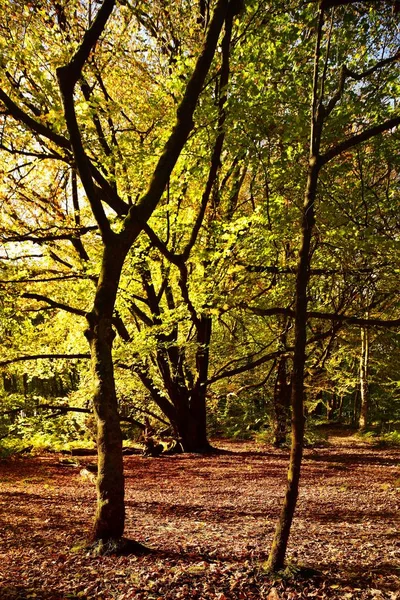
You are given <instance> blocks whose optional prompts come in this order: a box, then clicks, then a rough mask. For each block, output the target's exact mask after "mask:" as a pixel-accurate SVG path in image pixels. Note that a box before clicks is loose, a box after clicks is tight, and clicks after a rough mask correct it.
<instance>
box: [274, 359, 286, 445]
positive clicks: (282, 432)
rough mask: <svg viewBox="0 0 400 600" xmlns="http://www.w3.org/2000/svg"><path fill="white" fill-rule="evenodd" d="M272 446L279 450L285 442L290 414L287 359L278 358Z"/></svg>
mask: <svg viewBox="0 0 400 600" xmlns="http://www.w3.org/2000/svg"><path fill="white" fill-rule="evenodd" d="M274 412H275V423H274V442H273V443H274V446H275V447H276V448H280V447H281V446H282V445H283V444H284V443H285V442H286V434H287V430H288V418H289V412H290V384H289V383H288V381H287V357H286V356H283V357H282V358H280V360H279V363H278V373H277V376H276V381H275V388H274Z"/></svg>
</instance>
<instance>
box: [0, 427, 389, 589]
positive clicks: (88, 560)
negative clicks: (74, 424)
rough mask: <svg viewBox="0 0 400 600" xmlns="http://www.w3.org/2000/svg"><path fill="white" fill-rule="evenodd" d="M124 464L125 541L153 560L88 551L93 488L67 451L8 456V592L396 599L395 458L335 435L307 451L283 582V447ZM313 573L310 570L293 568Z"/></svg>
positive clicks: (1, 568) (234, 448)
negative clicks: (272, 561) (279, 541)
mask: <svg viewBox="0 0 400 600" xmlns="http://www.w3.org/2000/svg"><path fill="white" fill-rule="evenodd" d="M215 445H216V446H217V447H219V448H221V449H224V450H226V451H227V452H226V453H224V454H220V455H213V456H209V457H198V456H195V455H177V456H168V457H163V458H144V457H141V456H128V457H125V466H126V508H127V519H126V523H127V525H126V536H127V537H128V538H130V539H135V540H137V541H140V542H141V543H143V544H145V545H146V546H148V547H149V548H151V549H153V550H154V552H153V553H152V554H150V555H147V556H141V557H137V556H132V555H131V556H119V557H113V556H101V557H93V556H91V555H90V554H89V553H87V552H86V550H83V549H82V545H80V542H81V540H82V539H84V538H85V535H86V534H87V533H88V531H89V529H90V526H91V522H92V519H93V514H94V507H95V488H94V484H93V481H91V480H90V478H84V477H82V475H81V474H80V470H81V469H82V468H83V467H84V466H85V465H86V464H88V463H93V460H94V459H93V457H83V458H79V461H80V466H79V467H66V466H62V465H61V464H60V462H59V460H60V455H55V454H43V455H40V456H34V457H30V456H27V457H20V458H14V459H10V460H7V461H1V462H0V544H1V545H0V598H1V599H2V600H5V599H6V600H11V599H12V600H14V599H21V600H22V599H27V598H34V599H36V600H39V599H44V600H61V599H62V600H66V599H71V600H72V599H78V598H80V599H83V600H85V599H92V598H93V599H94V598H96V599H104V600H109V599H115V600H134V599H135V600H147V599H149V600H164V599H165V600H169V599H171V600H172V599H173V600H175V599H180V598H192V599H198V600H208V599H214V600H228V599H229V600H231V599H232V600H236V599H253V600H256V599H257V600H259V599H261V600H262V599H268V600H278V599H280V598H282V599H286V598H287V599H290V598H293V599H294V598H360V599H370V598H374V599H376V600H379V599H381V598H386V599H391V600H395V599H396V598H400V592H399V590H400V536H399V514H400V513H399V510H398V509H399V504H400V450H394V449H383V450H382V449H373V448H371V447H369V446H367V445H361V444H359V443H356V442H355V441H354V440H346V439H345V438H339V437H337V438H332V439H331V440H330V445H329V446H328V447H325V448H318V449H308V450H306V452H305V459H304V466H303V471H302V482H301V490H300V497H299V502H298V508H297V511H296V515H295V520H294V525H293V529H292V534H291V538H290V545H289V551H288V563H289V567H288V569H287V573H286V576H285V577H277V578H275V579H271V577H270V576H269V575H268V574H267V573H266V568H265V565H266V559H267V556H268V550H269V546H270V543H271V539H272V535H273V531H274V526H275V522H276V519H277V517H278V514H279V511H280V506H281V502H282V497H283V494H284V491H285V480H286V468H287V461H288V452H287V451H283V450H275V449H273V448H271V447H260V446H257V445H255V444H252V443H216V444H215ZM299 566H303V567H309V572H305V571H304V570H301V571H300V570H299Z"/></svg>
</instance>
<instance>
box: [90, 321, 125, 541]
mask: <svg viewBox="0 0 400 600" xmlns="http://www.w3.org/2000/svg"><path fill="white" fill-rule="evenodd" d="M87 337H88V339H89V342H90V349H91V354H92V369H93V376H94V381H95V393H94V398H93V404H94V412H95V416H96V423H97V452H98V478H97V510H96V517H95V523H94V527H93V539H94V540H102V541H103V542H105V541H109V540H111V539H113V540H115V539H119V538H121V537H122V535H123V532H124V521H125V509H124V475H123V463H122V434H121V428H120V423H119V416H118V405H117V396H116V392H115V382H114V372H113V362H112V353H111V348H112V341H113V338H114V332H113V330H112V327H111V320H110V319H107V318H100V319H99V320H98V321H97V322H95V323H93V324H92V325H91V328H90V330H89V331H88V332H87Z"/></svg>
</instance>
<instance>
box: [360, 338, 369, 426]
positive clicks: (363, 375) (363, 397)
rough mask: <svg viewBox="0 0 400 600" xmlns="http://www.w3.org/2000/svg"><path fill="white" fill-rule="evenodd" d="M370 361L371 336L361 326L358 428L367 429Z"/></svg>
mask: <svg viewBox="0 0 400 600" xmlns="http://www.w3.org/2000/svg"><path fill="white" fill-rule="evenodd" d="M368 361H369V336H368V330H367V328H366V327H362V328H361V356H360V371H359V373H360V402H361V407H360V417H359V420H358V428H359V430H360V431H365V429H366V428H367V425H368V411H369V389H368Z"/></svg>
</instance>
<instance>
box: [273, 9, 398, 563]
mask: <svg viewBox="0 0 400 600" xmlns="http://www.w3.org/2000/svg"><path fill="white" fill-rule="evenodd" d="M329 10H330V15H329V16H330V23H329V24H328V25H327V23H326V11H325V7H324V5H323V4H321V5H320V7H319V11H318V19H317V25H316V45H315V54H314V76H313V87H312V101H311V132H310V152H309V165H308V175H307V184H306V189H305V200H304V209H303V218H302V226H301V231H302V234H301V244H300V249H299V258H298V266H297V275H296V288H295V302H296V303H295V311H294V313H295V314H294V318H295V341H294V355H293V373H292V397H291V401H292V445H291V455H290V464H289V470H288V483H287V490H286V495H285V500H284V504H283V508H282V512H281V516H280V519H279V521H278V524H277V527H276V531H275V537H274V540H273V544H272V548H271V552H270V556H269V559H268V564H269V568H270V569H271V570H272V571H276V570H279V569H280V568H282V567H283V564H284V558H285V554H286V547H287V542H288V538H289V533H290V528H291V523H292V519H293V515H294V510H295V506H296V501H297V496H298V488H299V479H300V469H301V461H302V454H303V439H304V408H303V407H304V378H305V363H306V344H307V321H308V315H307V307H308V302H309V301H308V283H309V277H310V264H311V259H312V256H313V252H314V249H313V248H312V240H313V232H314V227H315V218H316V217H315V204H316V199H317V192H318V183H319V177H320V171H321V170H322V169H323V168H326V166H327V165H328V164H329V163H330V162H331V161H332V160H334V159H335V158H337V157H341V156H342V155H343V154H344V153H347V152H348V151H349V150H351V149H352V148H355V147H356V146H357V145H359V144H361V143H363V142H366V141H368V140H370V139H372V138H373V137H374V136H377V135H380V134H382V133H385V132H388V131H390V130H393V129H395V128H396V127H397V126H398V125H399V124H400V117H399V116H398V115H397V114H396V112H395V111H394V112H393V111H391V109H390V108H389V109H387V110H386V111H385V113H386V116H387V118H386V120H385V119H382V116H380V119H379V122H378V123H376V122H375V123H373V124H372V125H371V118H373V117H374V116H375V115H374V114H372V115H371V114H370V115H368V116H369V119H368V121H369V122H368V123H367V124H366V125H364V127H363V128H362V129H361V131H359V132H357V133H352V134H350V135H349V136H348V137H347V138H345V139H344V140H342V141H339V142H338V141H337V140H335V141H333V142H332V129H331V128H330V127H329V123H330V121H329V118H330V116H331V114H332V113H334V111H335V108H336V107H337V106H338V104H339V103H340V101H341V99H342V97H343V96H344V94H345V93H346V91H347V93H349V91H351V89H352V88H353V89H354V82H360V83H359V85H360V86H361V90H367V89H368V81H369V79H370V78H371V77H372V78H373V77H374V75H375V74H376V73H378V72H382V70H384V69H385V68H386V67H388V66H389V67H390V66H393V64H395V61H396V60H397V59H398V53H397V52H395V53H394V54H390V55H389V56H387V57H386V58H384V59H383V60H377V59H376V56H372V57H370V56H369V55H368V53H367V52H366V53H365V54H364V57H366V58H367V60H368V62H369V63H370V64H369V66H368V67H367V68H366V69H365V71H363V72H355V71H353V70H351V69H350V68H349V67H348V66H347V64H346V62H347V61H346V58H345V57H344V60H343V58H342V57H340V60H342V61H343V62H342V66H341V69H340V77H339V86H338V87H337V89H336V91H335V90H333V89H332V88H331V87H330V85H329V83H328V79H327V73H328V66H329V65H332V62H333V59H332V54H331V43H332V40H333V39H335V35H336V34H337V32H338V29H337V27H338V25H339V23H341V24H343V22H344V21H343V20H342V19H344V18H345V13H340V14H339V15H338V18H337V21H335V16H336V15H335V13H334V10H335V9H334V8H331V9H329ZM329 10H328V12H329ZM339 10H343V9H339ZM350 10H351V9H350ZM385 16H386V17H387V14H386V15H385ZM353 18H354V19H356V22H357V17H356V15H355V14H354V13H353ZM359 23H360V22H359V21H358V24H359ZM324 37H325V57H324V56H323V43H324ZM347 60H348V58H347ZM372 60H374V63H373V64H372V66H371V61H372ZM345 61H346V62H345ZM349 81H350V88H349V91H348V90H346V83H348V82H349ZM351 82H353V85H351ZM390 83H391V75H390V76H389V78H387V79H386V85H387V89H386V93H389V94H390ZM327 96H328V100H326V99H325V98H326V97H327ZM381 108H382V107H381ZM382 112H383V111H382ZM364 114H365V113H364ZM366 116H367V115H366ZM350 122H351V121H350ZM326 129H327V133H328V135H327V140H326V141H327V142H328V145H329V146H328V149H327V150H325V151H323V150H322V142H323V134H325V130H326ZM325 143H326V142H325Z"/></svg>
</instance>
